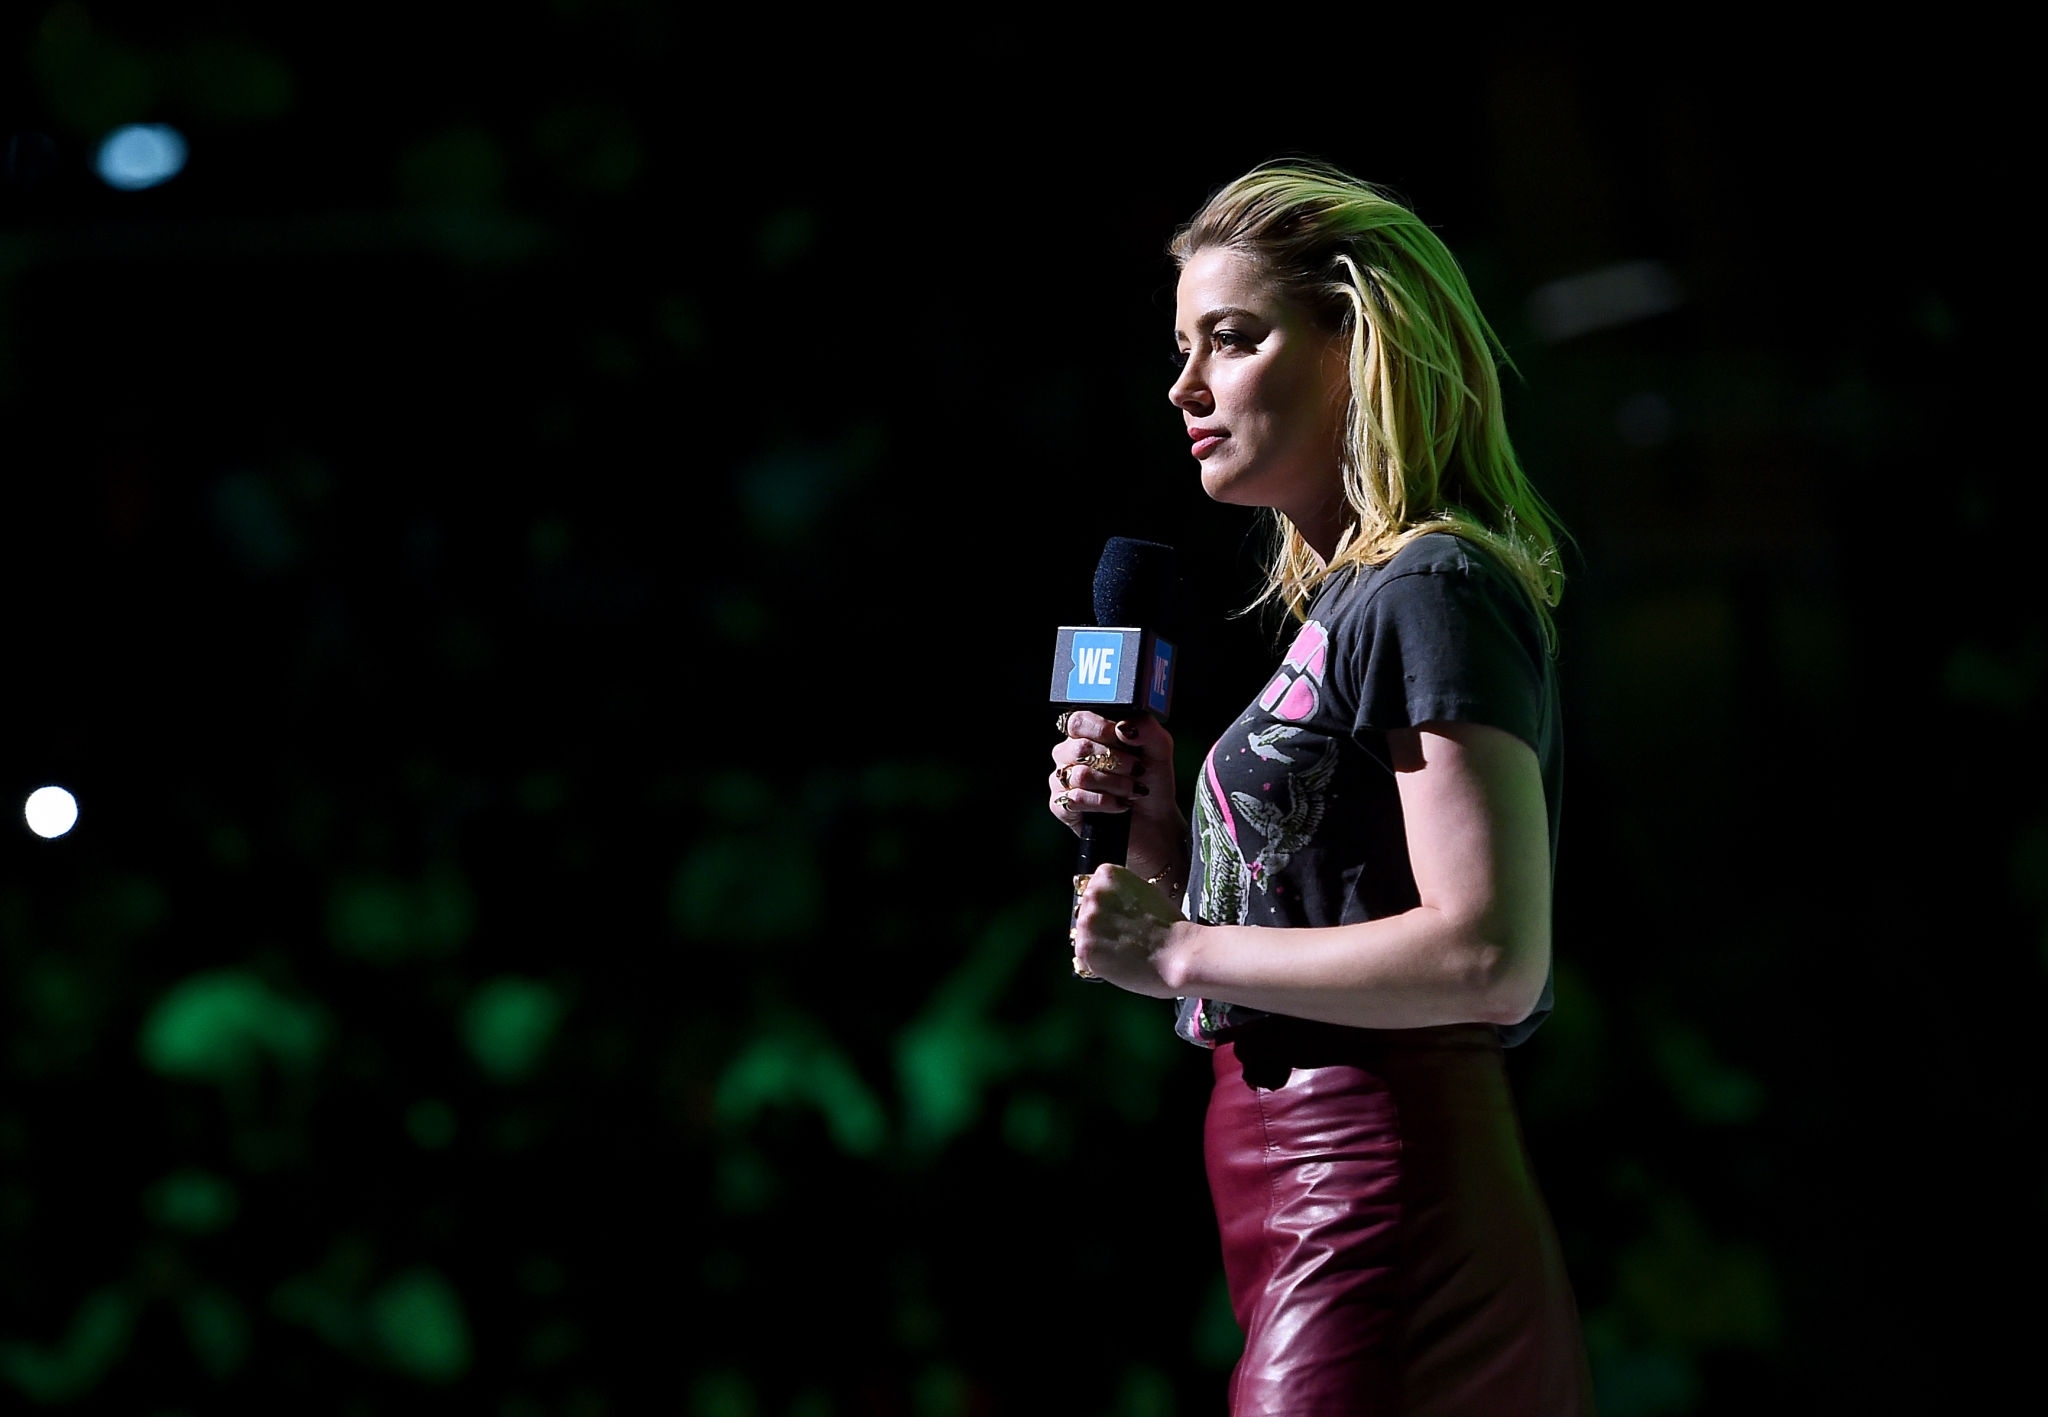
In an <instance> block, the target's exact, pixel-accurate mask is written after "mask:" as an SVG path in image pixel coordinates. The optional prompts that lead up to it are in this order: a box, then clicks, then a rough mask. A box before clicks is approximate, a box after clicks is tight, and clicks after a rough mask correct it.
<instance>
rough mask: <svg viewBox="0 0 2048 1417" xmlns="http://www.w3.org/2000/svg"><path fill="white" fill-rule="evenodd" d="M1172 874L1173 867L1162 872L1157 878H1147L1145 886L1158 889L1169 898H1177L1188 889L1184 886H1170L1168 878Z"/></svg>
mask: <svg viewBox="0 0 2048 1417" xmlns="http://www.w3.org/2000/svg"><path fill="white" fill-rule="evenodd" d="M1172 874H1173V867H1171V866H1168V867H1167V868H1166V869H1165V870H1164V871H1161V872H1160V873H1159V874H1158V875H1156V876H1147V877H1146V878H1145V884H1146V885H1148V886H1156V887H1158V889H1159V890H1160V891H1162V892H1163V893H1165V894H1166V895H1168V896H1177V895H1179V894H1181V893H1182V892H1183V891H1185V890H1186V889H1187V887H1186V886H1183V885H1168V884H1167V883H1166V878H1167V877H1168V876H1170V875H1172Z"/></svg>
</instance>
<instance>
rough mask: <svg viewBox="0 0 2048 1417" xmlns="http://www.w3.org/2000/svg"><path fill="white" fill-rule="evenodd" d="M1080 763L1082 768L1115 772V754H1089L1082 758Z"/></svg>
mask: <svg viewBox="0 0 2048 1417" xmlns="http://www.w3.org/2000/svg"><path fill="white" fill-rule="evenodd" d="M1080 762H1081V766H1082V767H1084V768H1096V769H1098V770H1100V771H1102V772H1115V771H1116V754H1114V753H1090V754H1089V755H1088V756H1087V757H1085V758H1082V759H1081V760H1080Z"/></svg>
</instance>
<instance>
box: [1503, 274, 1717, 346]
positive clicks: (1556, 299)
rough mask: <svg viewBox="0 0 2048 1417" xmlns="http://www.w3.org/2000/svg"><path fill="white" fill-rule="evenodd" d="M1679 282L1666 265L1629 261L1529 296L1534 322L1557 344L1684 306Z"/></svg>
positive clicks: (1543, 287)
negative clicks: (1560, 341) (1576, 336)
mask: <svg viewBox="0 0 2048 1417" xmlns="http://www.w3.org/2000/svg"><path fill="white" fill-rule="evenodd" d="M1684 299H1685V292H1684V291H1682V290H1681V289H1680V288H1679V285H1678V277H1676V276H1674V275H1673V274H1672V273H1671V270H1670V268H1669V267H1667V266H1665V265H1664V263H1663V262H1661V261H1623V262H1621V263H1619V264H1618V265H1612V266H1602V267H1601V268H1600V269H1599V270H1597V271H1587V272H1586V273H1585V274H1584V275H1577V276H1571V277H1569V278H1567V279H1565V280H1554V281H1551V282H1550V283H1549V284H1548V285H1541V286H1538V287H1537V288H1536V289H1535V290H1533V291H1531V292H1530V293H1529V309H1528V314H1529V323H1530V324H1531V325H1533V326H1535V327H1536V333H1537V334H1539V335H1541V336H1542V337H1543V338H1544V339H1546V340H1548V341H1550V342H1551V343H1552V344H1555V343H1556V342H1557V341H1559V340H1567V339H1571V338H1572V337H1573V336H1575V335H1583V334H1586V333H1588V332H1589V331H1592V330H1604V329H1607V328H1609V327H1610V326H1613V325H1626V324H1630V323H1632V322H1634V321H1636V320H1647V319H1649V318H1650V317H1651V316H1652V315H1661V314H1663V313H1664V312H1665V311H1667V310H1675V309H1677V308H1678V306H1679V305H1680V304H1681V303H1682V302H1683V301H1684Z"/></svg>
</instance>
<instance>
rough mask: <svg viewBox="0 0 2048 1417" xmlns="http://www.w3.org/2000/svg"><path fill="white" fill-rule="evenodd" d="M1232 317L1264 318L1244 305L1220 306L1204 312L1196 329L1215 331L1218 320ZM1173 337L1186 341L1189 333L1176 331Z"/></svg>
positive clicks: (1196, 324)
mask: <svg viewBox="0 0 2048 1417" xmlns="http://www.w3.org/2000/svg"><path fill="white" fill-rule="evenodd" d="M1232 316H1236V317H1238V318H1239V319H1244V320H1260V319H1263V318H1264V317H1263V316H1261V315H1260V314H1259V312H1258V311H1256V310H1247V309H1245V308H1244V307H1243V306H1242V305H1219V306H1217V307H1216V308H1215V309H1214V310H1204V311H1203V312H1202V314H1201V317H1200V318H1199V319H1197V320H1196V321H1195V328H1196V329H1198V330H1209V329H1214V328H1215V327H1216V322H1217V321H1218V320H1228V319H1230V318H1231V317H1232ZM1173 337H1174V338H1175V339H1186V338H1187V331H1185V330H1175V331H1174V332H1173Z"/></svg>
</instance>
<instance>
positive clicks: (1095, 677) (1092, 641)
mask: <svg viewBox="0 0 2048 1417" xmlns="http://www.w3.org/2000/svg"><path fill="white" fill-rule="evenodd" d="M1123 647H1124V637H1123V636H1122V635H1114V634H1104V633H1101V632H1097V631H1092V630H1076V631H1074V648H1073V667H1072V668H1071V669H1069V670H1068V671H1067V702H1068V703H1074V704H1085V703H1110V702H1112V701H1114V700H1115V698H1116V685H1117V668H1118V666H1117V655H1118V654H1119V653H1120V652H1121V651H1122V649H1123Z"/></svg>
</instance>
